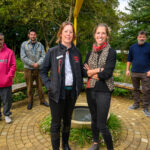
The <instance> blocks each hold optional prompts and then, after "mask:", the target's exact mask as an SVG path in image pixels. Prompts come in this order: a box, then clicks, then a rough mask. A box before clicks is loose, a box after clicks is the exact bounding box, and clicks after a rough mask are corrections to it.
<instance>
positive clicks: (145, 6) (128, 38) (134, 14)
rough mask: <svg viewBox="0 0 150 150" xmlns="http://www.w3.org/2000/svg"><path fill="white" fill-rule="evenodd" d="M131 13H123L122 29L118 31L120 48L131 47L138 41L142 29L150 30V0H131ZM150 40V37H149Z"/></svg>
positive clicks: (129, 9)
mask: <svg viewBox="0 0 150 150" xmlns="http://www.w3.org/2000/svg"><path fill="white" fill-rule="evenodd" d="M128 5H129V8H126V9H127V10H128V11H129V14H125V13H122V18H121V19H122V21H123V25H122V29H121V30H120V32H119V33H118V37H119V39H120V40H119V43H118V48H119V47H121V48H122V49H129V46H130V45H131V44H133V43H135V42H136V38H137V34H138V32H139V31H140V30H145V31H147V33H149V32H150V11H149V8H150V1H148V0H130V2H129V4H128ZM148 40H150V37H148Z"/></svg>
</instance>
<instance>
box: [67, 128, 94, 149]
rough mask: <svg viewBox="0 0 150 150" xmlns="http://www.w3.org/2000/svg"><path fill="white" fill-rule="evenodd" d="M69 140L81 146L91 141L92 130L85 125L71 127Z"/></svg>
mask: <svg viewBox="0 0 150 150" xmlns="http://www.w3.org/2000/svg"><path fill="white" fill-rule="evenodd" d="M69 140H70V141H72V142H74V143H76V144H77V145H79V146H80V147H83V146H84V145H85V144H86V143H91V142H92V131H91V129H88V128H86V127H82V128H80V129H78V128H73V129H71V132H70V138H69Z"/></svg>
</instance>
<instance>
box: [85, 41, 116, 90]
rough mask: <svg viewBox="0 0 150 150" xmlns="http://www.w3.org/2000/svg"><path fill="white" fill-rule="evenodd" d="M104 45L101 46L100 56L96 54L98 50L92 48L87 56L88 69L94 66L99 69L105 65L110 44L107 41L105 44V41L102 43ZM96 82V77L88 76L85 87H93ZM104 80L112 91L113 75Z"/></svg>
mask: <svg viewBox="0 0 150 150" xmlns="http://www.w3.org/2000/svg"><path fill="white" fill-rule="evenodd" d="M104 45H105V47H103V49H102V52H101V54H100V57H99V54H98V51H100V50H98V51H97V50H95V49H94V48H93V50H92V52H91V55H90V57H89V60H88V65H89V67H90V69H95V68H100V69H101V68H104V67H105V64H106V59H107V57H108V53H109V49H110V45H109V44H108V43H107V44H106V42H105V43H104ZM100 49H101V48H100ZM96 82H97V80H96V79H92V78H89V79H88V82H87V88H94V87H95V84H96ZM105 82H106V84H107V86H108V88H109V90H110V91H112V90H113V88H114V84H113V77H110V78H109V79H108V80H106V81H105Z"/></svg>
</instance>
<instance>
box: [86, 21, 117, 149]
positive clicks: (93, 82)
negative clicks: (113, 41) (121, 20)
mask: <svg viewBox="0 0 150 150" xmlns="http://www.w3.org/2000/svg"><path fill="white" fill-rule="evenodd" d="M108 37H109V28H108V26H107V25H106V24H104V23H101V24H99V25H98V26H97V27H96V28H95V29H94V39H95V43H94V44H93V49H92V51H91V52H89V53H88V54H87V56H86V60H85V63H84V72H85V75H86V76H87V77H88V81H87V89H86V96H87V102H88V105H89V109H90V112H91V117H92V124H91V128H92V134H93V145H92V147H91V148H89V150H99V132H100V133H101V134H102V136H103V138H104V141H105V143H106V145H107V150H113V149H114V148H113V142H112V136H111V133H110V132H109V130H108V128H107V126H106V122H107V116H108V112H109V108H110V101H111V94H112V91H113V88H114V84H113V77H112V75H113V70H114V68H115V64H116V52H115V51H114V50H113V49H112V48H111V47H110V45H109V43H108Z"/></svg>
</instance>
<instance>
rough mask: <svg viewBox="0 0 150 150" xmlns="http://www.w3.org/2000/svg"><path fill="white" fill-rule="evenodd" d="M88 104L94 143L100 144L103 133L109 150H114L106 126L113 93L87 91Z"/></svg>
mask: <svg viewBox="0 0 150 150" xmlns="http://www.w3.org/2000/svg"><path fill="white" fill-rule="evenodd" d="M86 96H87V102H88V105H89V109H90V112H91V117H92V124H91V128H92V133H93V141H94V142H97V143H98V142H99V132H101V134H102V136H103V138H104V141H105V143H106V145H107V149H108V150H113V142H112V136H111V134H110V132H109V130H108V128H107V126H106V123H107V116H108V112H109V108H110V100H111V93H110V92H95V91H94V90H93V89H87V90H86Z"/></svg>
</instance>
